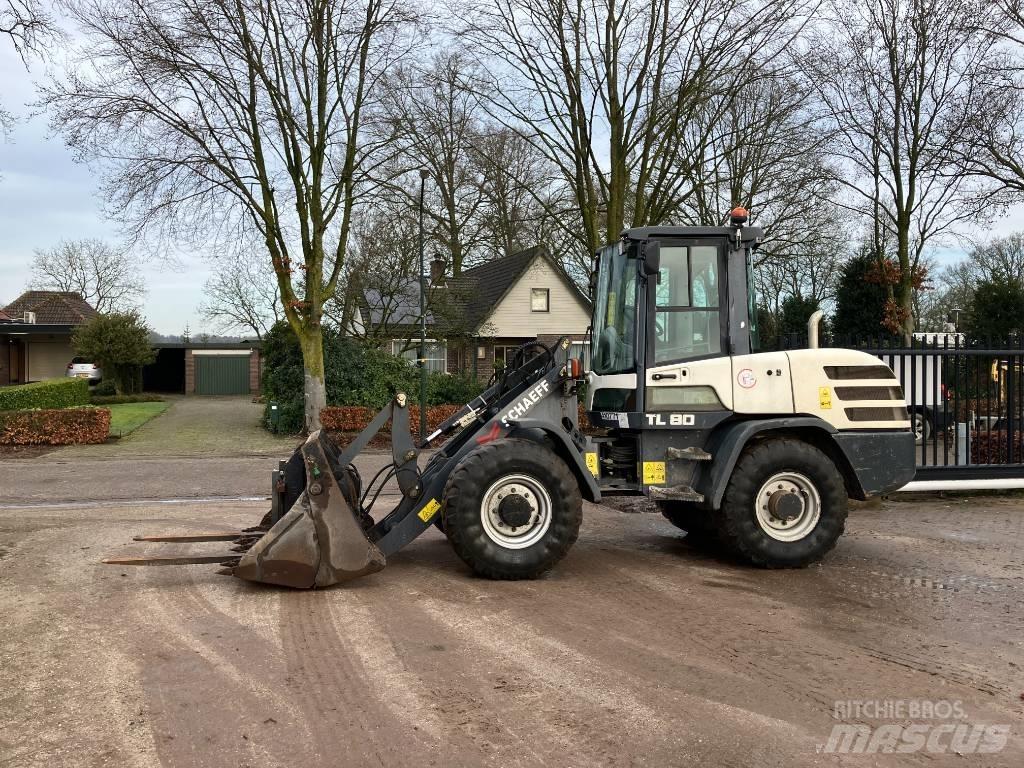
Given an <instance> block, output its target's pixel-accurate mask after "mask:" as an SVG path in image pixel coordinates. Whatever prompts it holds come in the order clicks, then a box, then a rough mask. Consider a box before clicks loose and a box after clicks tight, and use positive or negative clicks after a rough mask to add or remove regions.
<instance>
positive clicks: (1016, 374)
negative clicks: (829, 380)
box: [780, 334, 1024, 480]
mask: <svg viewBox="0 0 1024 768" xmlns="http://www.w3.org/2000/svg"><path fill="white" fill-rule="evenodd" d="M780 346H781V347H782V348H783V349H795V348H799V347H803V346H806V344H805V343H804V340H801V339H794V338H787V339H785V340H783V343H782V344H781V345H780ZM823 346H832V347H845V348H848V349H859V350H862V351H864V352H867V353H869V354H872V355H876V356H877V357H879V358H881V359H882V360H883V361H884V362H885V363H886V365H888V366H889V367H890V368H892V370H893V372H894V373H895V374H896V376H897V378H898V379H899V381H900V385H901V386H902V387H903V394H904V396H905V397H906V399H907V410H908V411H909V412H910V415H911V419H912V423H913V425H914V431H915V434H916V436H917V476H916V478H915V479H917V480H987V479H999V478H1004V477H1024V429H1022V421H1024V343H1022V341H1013V342H1005V341H1004V342H994V341H991V340H990V341H986V342H981V343H970V342H965V341H964V340H963V338H962V337H961V336H960V335H959V334H929V335H923V337H922V338H914V339H913V340H912V342H911V344H910V345H909V346H907V345H905V344H904V343H903V342H902V341H899V342H897V341H888V340H877V339H868V340H853V339H833V340H831V341H830V342H829V343H828V344H827V345H823Z"/></svg>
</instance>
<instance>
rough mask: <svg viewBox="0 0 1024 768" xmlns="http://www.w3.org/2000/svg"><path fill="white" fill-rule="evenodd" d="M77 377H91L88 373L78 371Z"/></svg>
mask: <svg viewBox="0 0 1024 768" xmlns="http://www.w3.org/2000/svg"><path fill="white" fill-rule="evenodd" d="M75 378H76V379H88V378H89V374H88V373H76V374H75Z"/></svg>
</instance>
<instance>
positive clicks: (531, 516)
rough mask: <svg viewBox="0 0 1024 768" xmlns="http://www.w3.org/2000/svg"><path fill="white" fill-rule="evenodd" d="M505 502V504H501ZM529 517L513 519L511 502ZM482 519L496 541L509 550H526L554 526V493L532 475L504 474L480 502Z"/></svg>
mask: <svg viewBox="0 0 1024 768" xmlns="http://www.w3.org/2000/svg"><path fill="white" fill-rule="evenodd" d="M503 502H504V503H505V504H504V506H503V505H502V503H503ZM510 502H511V503H513V504H515V507H514V511H515V512H516V513H518V514H523V515H524V516H525V517H526V518H527V519H525V520H524V522H523V523H522V524H519V525H513V524H511V523H517V522H519V520H518V519H511V522H510V518H511V515H510V513H509V504H510ZM480 521H481V522H482V523H483V527H484V532H485V533H486V534H487V537H488V538H489V539H490V540H491V541H493V542H494V543H495V544H497V545H499V546H502V547H505V548H506V549H525V548H526V547H530V546H533V545H534V544H536V543H537V542H538V541H540V540H541V539H542V538H543V537H544V534H545V533H547V530H548V528H550V527H551V496H550V495H549V494H548V492H547V490H546V489H545V488H544V485H543V484H542V483H541V482H540V481H539V480H537V479H536V478H533V477H530V476H529V475H505V476H504V477H501V478H499V479H498V480H496V481H495V482H494V483H493V484H492V485H491V487H490V488H488V489H487V492H486V493H484V497H483V500H482V501H481V502H480Z"/></svg>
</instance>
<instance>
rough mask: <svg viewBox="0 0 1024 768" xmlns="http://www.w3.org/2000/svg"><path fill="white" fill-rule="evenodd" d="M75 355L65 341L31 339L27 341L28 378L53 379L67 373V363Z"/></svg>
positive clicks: (36, 379)
mask: <svg viewBox="0 0 1024 768" xmlns="http://www.w3.org/2000/svg"><path fill="white" fill-rule="evenodd" d="M74 356H75V353H74V351H73V350H72V349H71V344H69V343H68V342H66V341H33V340H30V341H29V343H28V380H29V381H42V380H43V379H54V378H59V377H60V376H63V375H64V374H65V373H67V370H68V363H70V362H71V358H72V357H74Z"/></svg>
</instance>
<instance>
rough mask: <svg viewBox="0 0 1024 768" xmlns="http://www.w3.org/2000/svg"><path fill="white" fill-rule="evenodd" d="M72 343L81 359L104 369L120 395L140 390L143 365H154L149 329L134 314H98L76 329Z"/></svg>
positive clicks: (104, 372)
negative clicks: (152, 363)
mask: <svg viewBox="0 0 1024 768" xmlns="http://www.w3.org/2000/svg"><path fill="white" fill-rule="evenodd" d="M71 341H72V344H73V345H74V347H75V352H77V353H78V354H79V355H81V356H82V357H84V358H86V359H88V360H91V361H92V362H93V363H95V364H96V365H98V366H99V367H100V368H102V369H103V375H104V377H105V378H108V379H112V380H113V382H114V386H115V388H116V390H117V394H119V395H131V394H135V393H136V392H138V391H140V390H141V389H142V366H144V365H146V364H148V363H151V362H153V360H155V359H156V353H155V352H154V351H153V347H152V345H151V344H150V342H149V329H148V328H147V327H146V324H145V323H144V322H143V321H142V318H140V317H139V316H138V314H136V313H134V312H128V313H125V314H117V313H110V314H106V315H97V316H96V317H94V318H93V319H92V320H90V321H89V322H88V323H86V324H85V325H80V326H79V327H78V328H76V329H75V334H74V336H73V338H72V340H71Z"/></svg>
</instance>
